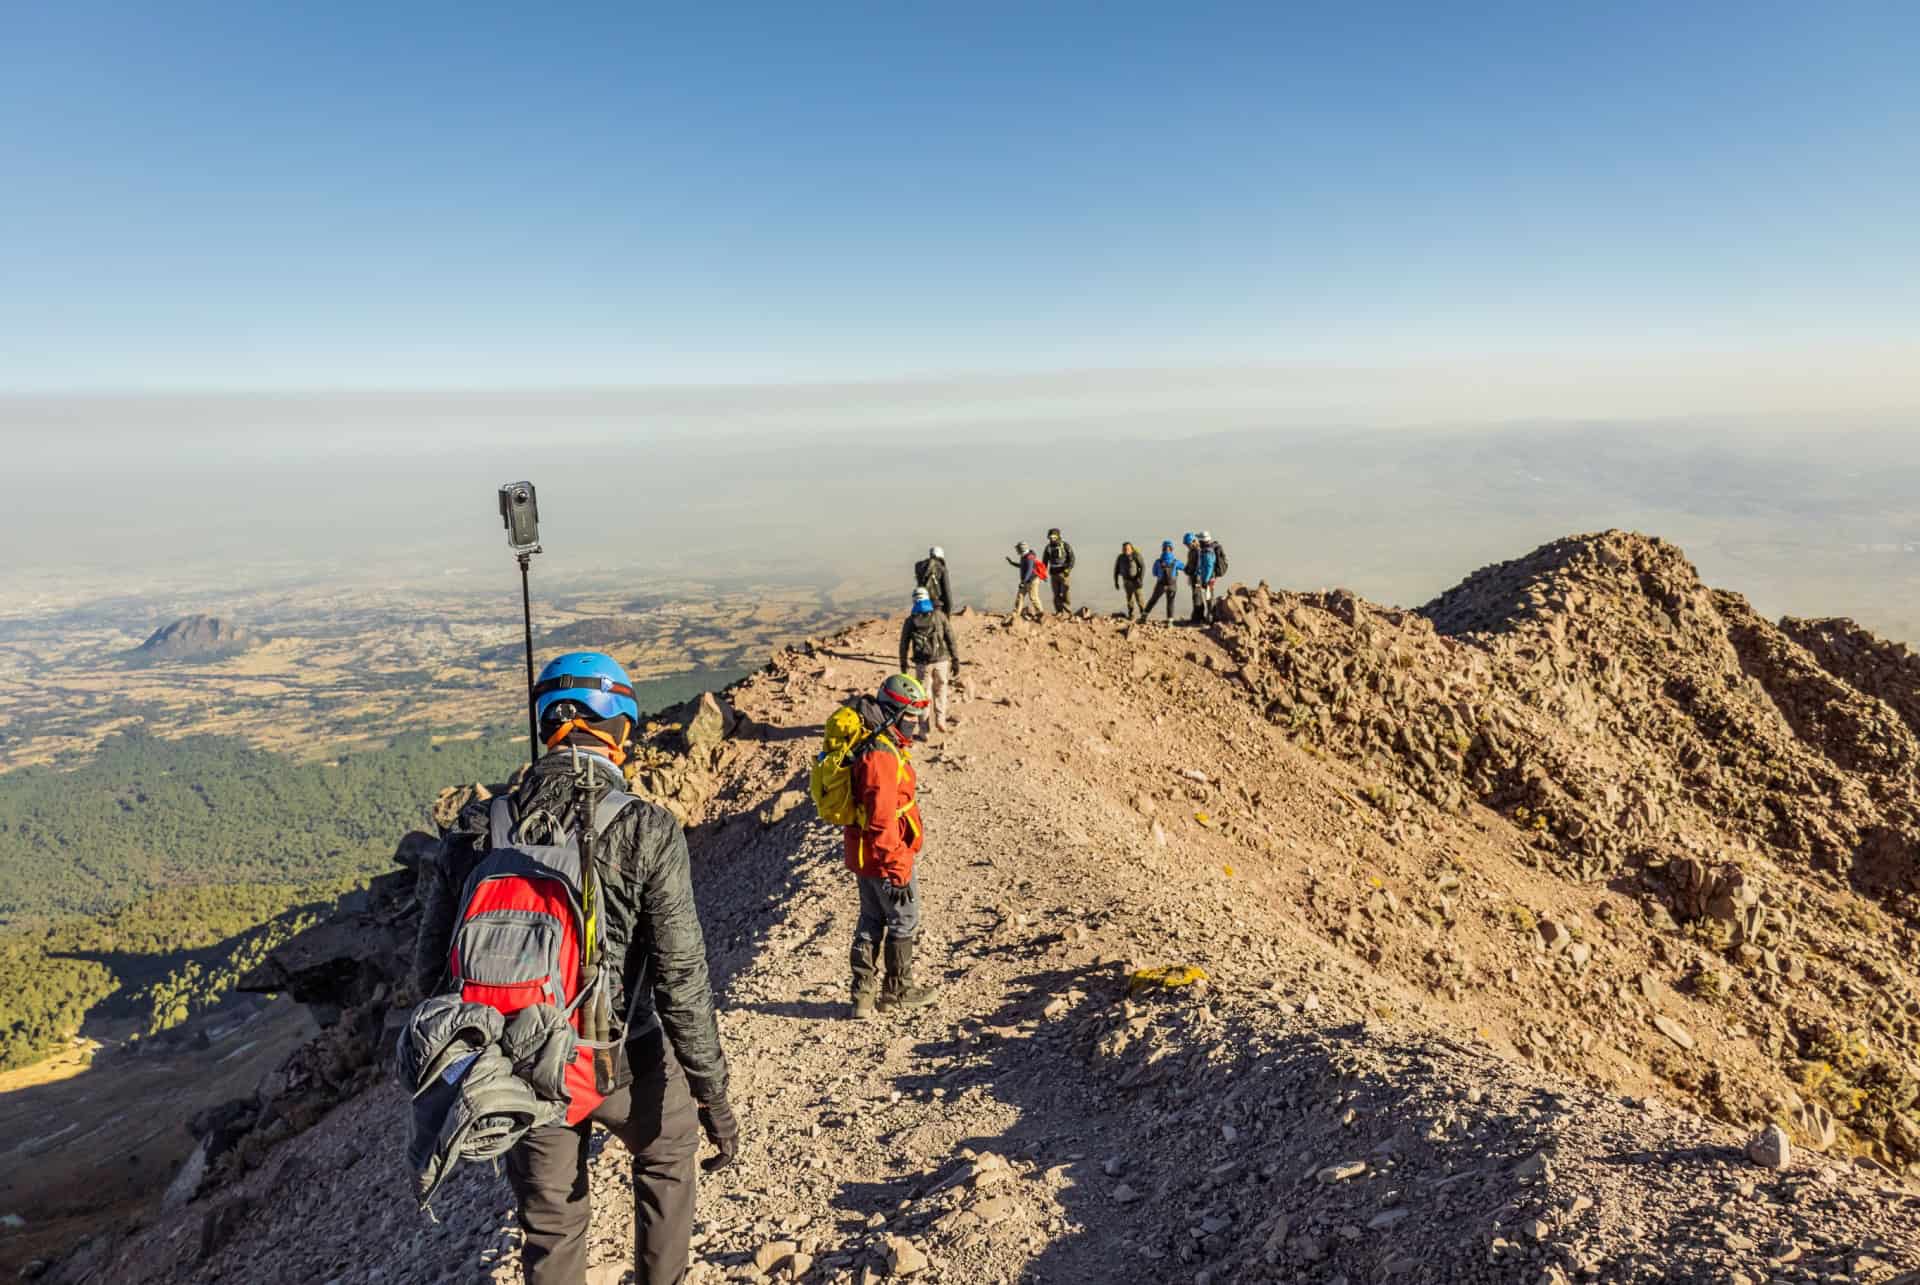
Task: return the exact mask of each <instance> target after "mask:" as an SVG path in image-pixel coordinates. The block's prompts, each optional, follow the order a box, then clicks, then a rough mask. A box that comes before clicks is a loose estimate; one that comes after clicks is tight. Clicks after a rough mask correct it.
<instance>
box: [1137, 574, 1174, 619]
mask: <svg viewBox="0 0 1920 1285" xmlns="http://www.w3.org/2000/svg"><path fill="white" fill-rule="evenodd" d="M1178 593H1179V591H1178V590H1177V589H1176V588H1174V584H1173V581H1171V580H1160V579H1156V580H1155V581H1154V582H1153V596H1152V597H1151V598H1149V599H1147V605H1146V606H1144V607H1142V608H1141V609H1140V619H1142V620H1145V619H1146V618H1147V617H1148V616H1151V615H1152V614H1153V608H1154V604H1155V603H1157V602H1159V601H1160V599H1161V597H1162V596H1163V595H1164V596H1165V597H1166V600H1167V619H1168V620H1169V621H1171V620H1172V619H1173V600H1174V598H1175V597H1176V596H1177V595H1178Z"/></svg>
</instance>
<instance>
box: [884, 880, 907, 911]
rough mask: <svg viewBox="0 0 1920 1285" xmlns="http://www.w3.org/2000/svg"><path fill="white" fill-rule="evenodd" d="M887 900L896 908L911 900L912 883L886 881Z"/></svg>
mask: <svg viewBox="0 0 1920 1285" xmlns="http://www.w3.org/2000/svg"><path fill="white" fill-rule="evenodd" d="M887 900H888V901H889V902H891V903H892V904H893V906H894V907H895V908H896V909H898V908H899V907H901V906H904V905H907V904H908V903H909V902H911V901H912V900H913V885H912V884H905V883H894V882H893V881H892V880H888V881H887Z"/></svg>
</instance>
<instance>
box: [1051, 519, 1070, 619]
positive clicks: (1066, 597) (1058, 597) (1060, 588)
mask: <svg viewBox="0 0 1920 1285" xmlns="http://www.w3.org/2000/svg"><path fill="white" fill-rule="evenodd" d="M1046 559H1047V580H1048V582H1049V583H1050V584H1052V585H1053V609H1054V611H1055V613H1065V612H1068V611H1071V610H1073V603H1072V601H1071V600H1070V599H1071V596H1072V590H1071V588H1070V583H1071V581H1072V579H1073V546H1072V545H1070V544H1068V543H1067V542H1066V539H1065V538H1064V537H1063V536H1061V534H1060V528H1059V527H1055V528H1053V530H1051V531H1049V532H1047V548H1046Z"/></svg>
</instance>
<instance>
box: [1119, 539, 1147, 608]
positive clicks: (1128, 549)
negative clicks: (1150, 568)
mask: <svg viewBox="0 0 1920 1285" xmlns="http://www.w3.org/2000/svg"><path fill="white" fill-rule="evenodd" d="M1146 583H1147V564H1146V563H1144V562H1142V561H1141V560H1140V550H1138V549H1136V548H1134V547H1133V545H1132V544H1131V543H1127V544H1123V545H1121V546H1120V556H1119V557H1117V558H1115V559H1114V560H1113V587H1114V588H1116V589H1118V588H1120V587H1121V586H1122V585H1124V586H1125V587H1126V590H1127V619H1128V620H1132V619H1133V613H1134V610H1135V608H1138V609H1139V611H1140V619H1142V620H1145V619H1146V618H1147V608H1146V605H1145V604H1144V603H1143V602H1142V601H1141V590H1142V589H1144V588H1145V587H1146Z"/></svg>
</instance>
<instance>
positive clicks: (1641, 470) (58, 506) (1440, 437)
mask: <svg viewBox="0 0 1920 1285" xmlns="http://www.w3.org/2000/svg"><path fill="white" fill-rule="evenodd" d="M1067 379H1068V377H1066V376H1061V377H1060V380H1061V381H1066V380H1067ZM1124 382H1126V383H1127V384H1129V385H1130V387H1131V388H1132V389H1133V390H1134V391H1135V392H1138V390H1139V389H1140V388H1141V387H1142V386H1143V384H1145V383H1150V382H1151V381H1150V380H1149V379H1148V375H1147V373H1145V372H1134V373H1133V375H1132V377H1131V379H1130V380H1129V381H1124ZM970 387H971V388H972V391H973V393H974V395H975V397H976V399H977V400H976V401H974V402H969V401H967V400H966V399H963V398H961V397H958V396H956V395H955V394H954V392H953V390H952V389H951V388H947V389H928V388H925V387H922V386H919V385H907V386H879V385H865V386H860V387H857V388H852V389H847V388H844V387H836V388H833V389H815V390H813V399H812V404H811V405H802V406H799V407H793V406H790V405H789V404H788V403H787V402H785V401H780V400H777V399H779V398H780V396H781V395H782V394H783V393H784V392H785V391H787V390H763V392H764V393H765V395H766V397H767V398H768V400H765V401H760V400H757V399H752V398H750V399H749V400H748V401H747V402H746V403H745V404H746V405H748V406H751V407H753V408H754V409H755V410H756V411H757V412H759V413H762V414H766V415H774V416H781V415H792V416H794V417H795V418H794V419H792V420H791V421H789V422H787V423H786V424H785V426H784V427H775V426H770V425H769V424H768V423H766V422H753V421H751V420H750V417H747V416H745V415H744V414H743V412H742V411H741V409H740V407H741V405H742V403H741V402H740V400H739V399H740V398H742V397H745V396H747V394H746V393H745V392H743V391H742V390H738V389H735V390H705V391H704V392H703V394H702V396H700V397H694V396H692V395H691V394H688V393H687V392H686V391H685V390H678V391H676V392H674V393H672V394H671V396H672V397H674V398H678V399H679V403H678V404H679V407H680V409H679V410H678V412H677V413H678V414H679V415H681V416H687V417H698V418H697V422H698V423H699V424H700V425H701V427H700V428H699V429H697V430H684V431H667V432H649V431H648V425H649V423H650V422H651V420H650V416H653V415H657V414H658V413H659V411H660V408H659V405H658V404H657V403H655V402H653V401H652V400H651V399H652V398H653V397H654V396H655V395H654V394H650V393H627V394H620V395H618V396H616V395H613V394H606V393H600V394H587V393H581V394H575V395H573V396H571V397H565V396H562V397H558V398H555V399H552V400H549V399H548V398H546V397H543V396H541V395H537V394H526V395H523V396H521V397H518V398H507V399H489V398H485V397H479V396H477V395H439V396H430V395H425V394H421V395H414V396H410V397H401V398H395V399H388V398H377V397H372V396H369V395H357V396H351V397H348V396H342V397H336V398H288V397H264V398H263V397H246V396H230V397H223V398H214V399H192V398H185V399H182V398H160V399H140V400H139V402H138V403H130V402H126V401H122V400H119V399H99V398H78V399H53V400H50V401H46V402H38V401H36V402H32V403H27V402H23V401H22V400H20V399H7V400H0V426H9V427H14V428H19V429H21V430H22V431H21V432H19V433H15V434H9V437H10V439H12V440H14V441H16V443H17V445H18V446H19V449H18V450H16V454H15V458H16V460H21V459H24V460H26V461H27V462H28V463H29V465H30V467H29V468H28V469H26V470H23V471H22V474H21V476H23V477H28V478H30V479H31V480H32V484H31V485H29V486H27V487H25V488H23V489H22V490H21V491H20V492H19V493H18V494H17V495H16V497H15V500H14V504H13V512H14V518H15V522H16V524H17V526H16V532H17V533H18V532H20V530H21V528H22V527H24V538H23V539H19V540H18V542H17V543H16V546H15V547H16V549H17V550H23V551H24V554H25V556H24V558H22V559H20V560H18V561H14V562H11V563H9V564H7V566H6V567H5V569H4V570H0V585H4V586H5V587H6V588H7V589H8V592H9V596H10V599H11V602H10V612H17V611H19V610H21V609H23V608H24V607H27V606H28V605H30V604H31V603H32V602H33V601H35V600H37V599H47V600H52V599H53V598H54V597H58V598H60V599H61V600H66V599H70V598H71V597H72V595H73V594H74V592H76V590H77V589H78V587H79V586H80V585H81V584H82V582H85V583H86V584H89V585H95V586H98V591H99V594H100V595H104V594H106V593H109V592H112V593H127V592H129V591H135V590H138V588H139V587H140V586H141V585H142V584H143V583H148V582H151V583H154V584H175V583H188V582H191V583H192V584H194V585H204V586H210V587H211V588H210V589H209V590H207V591H208V592H212V591H217V590H218V588H220V587H226V588H231V589H236V590H238V589H248V588H254V587H267V586H271V585H275V584H283V583H289V582H294V581H299V580H331V581H335V582H342V583H355V582H359V583H375V582H384V583H403V582H406V581H408V580H413V581H427V580H434V581H435V582H436V583H439V584H445V585H447V586H449V587H453V586H456V585H458V584H459V583H463V582H465V581H467V580H468V579H471V582H472V584H473V585H474V586H475V592H480V593H491V592H497V591H499V588H500V585H501V584H504V583H505V578H508V577H510V573H511V560H510V559H509V558H508V556H507V554H506V550H505V547H504V543H503V533H502V531H501V529H500V525H499V520H498V517H497V515H496V514H495V513H494V511H493V504H494V499H493V497H494V491H495V488H496V487H497V485H498V484H499V483H501V482H503V481H509V480H514V479H517V478H520V477H528V478H531V479H532V480H533V481H534V482H535V483H536V485H537V486H538V487H539V488H540V496H541V505H542V514H543V535H544V537H545V540H546V544H547V552H546V553H545V554H544V555H542V557H541V559H540V560H539V562H538V564H537V566H538V569H539V574H540V575H541V577H542V578H543V579H545V580H546V581H547V582H548V583H549V584H551V585H554V586H560V585H563V584H565V583H568V582H569V581H571V580H575V579H580V578H583V577H607V576H610V575H612V576H622V577H631V578H633V579H635V580H636V581H638V580H645V579H647V578H653V579H660V578H667V579H671V580H680V581H687V580H706V581H709V582H721V581H725V582H738V581H760V582H765V583H786V584H805V585H814V586H819V587H821V588H823V589H834V590H836V591H837V592H841V593H844V594H848V595H851V596H854V597H859V596H862V595H874V594H879V595H884V594H885V593H886V592H887V591H889V590H890V589H891V588H894V587H897V586H898V585H899V584H901V583H903V582H904V577H905V575H906V568H907V567H909V566H910V565H911V562H912V561H913V559H915V558H917V557H919V556H920V555H921V554H922V553H923V552H924V550H925V548H926V546H928V545H930V544H940V545H943V546H945V547H946V548H947V550H948V552H949V555H950V557H951V559H952V562H953V566H954V574H955V578H956V580H957V582H958V584H959V586H960V588H961V590H962V592H963V593H965V594H966V595H967V596H968V597H970V598H971V599H972V600H974V601H976V602H980V603H982V604H984V605H989V606H992V607H994V608H996V609H1004V607H1005V603H1004V602H1003V601H1002V599H1003V598H1006V597H1008V596H1009V593H1010V590H1009V581H1008V576H1009V575H1010V574H1011V573H1010V572H1008V571H1007V569H1006V568H1005V567H1004V564H1003V562H1002V558H1003V556H1004V555H1005V554H1006V553H1007V552H1009V551H1010V547H1011V544H1012V542H1013V541H1014V540H1016V539H1023V538H1024V539H1027V540H1030V541H1038V540H1039V539H1040V538H1041V536H1042V535H1043V533H1044V531H1045V530H1046V528H1047V527H1049V526H1052V525H1059V526H1062V527H1063V528H1065V529H1066V531H1067V532H1068V535H1069V538H1071V539H1072V540H1073V541H1074V542H1075V545H1076V548H1077V549H1078V551H1079V553H1080V557H1081V560H1082V562H1081V570H1080V573H1079V578H1078V583H1079V585H1080V586H1081V591H1080V592H1081V600H1082V601H1086V602H1089V603H1093V604H1095V605H1100V604H1104V602H1105V598H1106V597H1107V594H1106V579H1107V570H1108V568H1109V567H1110V565H1111V561H1112V558H1113V555H1114V552H1115V551H1116V550H1117V548H1118V545H1119V543H1120V541H1122V540H1131V541H1133V542H1134V543H1136V544H1138V545H1140V546H1141V547H1143V548H1147V549H1149V550H1151V549H1152V548H1153V547H1155V546H1156V545H1157V544H1158V542H1159V541H1160V540H1161V539H1175V540H1177V539H1178V538H1179V536H1180V535H1181V534H1182V533H1183V532H1184V531H1187V530H1191V529H1196V528H1199V527H1207V528H1210V529H1212V530H1213V531H1215V532H1216V534H1218V535H1220V536H1221V537H1222V538H1223V539H1224V540H1226V541H1227V543H1228V545H1229V547H1230V548H1231V549H1232V551H1233V573H1234V576H1235V577H1236V578H1245V579H1248V580H1256V579H1262V578H1265V579H1268V580H1270V581H1271V582H1273V583H1274V584H1276V585H1281V586H1285V587H1289V588H1301V589H1310V588H1325V587H1334V586H1340V587H1346V588H1351V589H1353V590H1355V591H1356V592H1359V593H1362V594H1363V595H1365V596H1367V597H1369V598H1372V599H1375V600H1377V601H1383V602H1388V603H1394V604H1398V605H1403V606H1417V605H1419V604H1420V603H1421V602H1424V601H1426V600H1427V599H1428V598H1431V597H1433V596H1435V595H1437V594H1438V593H1439V592H1440V591H1442V590H1443V589H1445V588H1447V587H1448V586H1450V585H1451V584H1453V583H1455V582H1456V581H1458V580H1459V579H1460V578H1461V577H1462V576H1464V575H1466V574H1467V573H1469V572H1471V571H1473V570H1475V569H1476V568H1478V567H1480V566H1482V565H1485V564H1486V563H1488V562H1492V561H1499V560H1504V559H1507V558H1512V557H1518V556H1520V555H1522V554H1524V553H1526V552H1528V551H1529V550H1531V549H1532V548H1534V547H1536V546H1537V545H1539V544H1540V543H1543V542H1545V541H1547V540H1550V539H1555V538H1558V537H1560V536H1563V535H1568V534H1573V533H1577V532H1583V531H1591V530H1600V529H1605V528H1608V527H1628V528H1634V529H1638V530H1642V531H1645V532H1646V533H1648V534H1652V535H1658V536H1662V537H1664V538H1667V539H1670V540H1672V541H1673V542H1675V543H1676V544H1678V545H1680V546H1681V547H1682V548H1683V549H1685V550H1686V551H1687V552H1688V554H1689V555H1690V556H1691V557H1692V558H1693V559H1694V560H1695V562H1696V564H1697V565H1698V566H1699V567H1700V569H1701V572H1702V574H1703V576H1705V577H1706V578H1707V580H1708V581H1709V582H1710V583H1712V584H1715V585H1716V586H1718V587H1722V588H1728V589H1733V590H1735V591H1737V592H1741V593H1745V594H1747V595H1748V596H1749V597H1751V598H1752V599H1753V600H1754V602H1755V604H1756V606H1758V607H1759V608H1760V609H1761V610H1763V611H1765V612H1768V613H1769V614H1795V615H1847V616H1852V617H1854V618H1856V619H1859V620H1861V621H1862V622H1863V623H1866V624H1868V625H1869V626H1870V627H1874V628H1876V629H1879V630H1881V631H1882V632H1886V633H1888V634H1890V635H1892V636H1895V637H1901V638H1905V639H1908V640H1913V641H1920V555H1916V553H1915V551H1914V550H1915V547H1916V542H1920V501H1916V499H1915V497H1916V496H1920V431H1916V430H1920V415H1909V414H1900V413H1885V414H1868V413H1855V414H1851V415H1846V416H1831V417H1821V418H1811V417H1802V416H1796V415H1792V414H1786V413H1774V414H1770V415H1758V414H1747V415H1740V414H1722V415H1717V416H1705V415H1702V416H1695V417H1684V416H1683V417H1674V418H1668V419H1646V420H1640V421H1631V420H1629V421H1616V422H1606V421H1592V420H1585V421H1582V420H1572V419H1568V420H1564V421H1555V420H1551V419H1545V418H1534V419H1529V420H1520V421H1507V422H1499V423H1488V424H1479V425H1471V426H1462V425H1460V424H1440V423H1429V424H1427V425H1425V426H1420V427H1415V426H1411V425H1403V426H1400V427H1376V428H1370V429H1356V428H1353V427H1351V426H1338V425H1335V426H1309V425H1308V423H1307V422H1306V421H1307V418H1308V417H1307V416H1305V414H1304V412H1296V411H1293V410H1290V409H1288V408H1286V407H1281V408H1279V409H1277V410H1276V409H1274V408H1273V407H1271V406H1269V407H1265V408H1263V407H1259V406H1253V407H1242V406H1232V405H1227V404H1225V398H1224V397H1223V396H1215V397H1211V398H1210V397H1208V396H1206V395H1205V389H1203V390H1201V391H1200V392H1196V391H1195V389H1194V388H1193V386H1191V385H1189V384H1180V383H1178V382H1177V381H1176V382H1175V384H1174V385H1173V386H1171V387H1163V388H1162V389H1161V392H1162V394H1163V395H1164V396H1165V397H1166V398H1169V399H1175V398H1177V397H1179V396H1182V395H1184V396H1186V397H1188V398H1190V399H1191V400H1190V403H1189V407H1188V409H1186V410H1185V411H1184V412H1180V411H1177V410H1176V411H1168V410H1167V409H1165V408H1164V407H1161V406H1151V405H1150V406H1147V407H1146V408H1144V409H1140V410H1138V411H1136V412H1135V413H1133V414H1130V415H1120V414H1116V413H1113V412H1112V411H1110V410H1109V408H1108V406H1107V405H1106V403H1105V402H1104V401H1103V400H1102V399H1101V398H1100V397H1099V396H1097V395H1093V394H1089V393H1087V392H1086V390H1084V389H1083V390H1082V394H1083V395H1082V396H1081V397H1080V398H1079V399H1077V400H1076V399H1075V398H1074V397H1072V396H1070V395H1069V393H1070V392H1071V386H1070V384H1069V383H1067V382H1060V383H1053V384H1048V385H1045V386H1044V388H1043V390H1042V391H1046V392H1048V393H1049V394H1050V395H1051V396H1052V398H1053V409H1054V411H1055V412H1056V414H1055V415H1054V417H1052V418H1047V419H1034V418H1026V419H1020V418H1016V417H1008V418H1002V419H994V418H992V417H991V415H990V414H988V413H987V412H990V411H994V410H997V409H1000V408H1002V407H1003V406H1004V404H1005V403H1004V402H1003V401H1001V400H1000V399H999V398H998V397H997V396H995V397H981V396H980V394H981V388H980V387H979V386H970ZM1247 387H1248V385H1247V384H1245V383H1241V384H1226V385H1220V384H1210V385H1207V386H1206V388H1208V389H1212V390H1214V391H1216V392H1218V391H1219V390H1221V389H1222V388H1224V389H1225V390H1226V391H1227V392H1232V391H1234V390H1235V389H1238V390H1240V391H1244V390H1245V389H1246V388H1247ZM1004 390H1005V385H1004V384H1001V383H997V382H996V383H991V384H989V385H987V391H988V392H991V393H993V394H1000V393H1003V392H1004ZM703 398H704V399H705V400H703ZM802 400H803V401H804V400H805V399H802ZM23 406H27V407H29V411H28V418H29V419H33V418H34V417H40V418H39V419H38V422H33V423H28V424H24V425H22V424H20V423H18V422H17V420H15V419H13V418H10V417H11V416H16V415H18V414H19V413H20V411H21V408H22V407H23ZM970 406H978V407H980V408H981V412H980V413H978V414H974V415H969V413H968V411H969V407H970ZM136 411H137V412H138V415H139V418H138V420H137V422H128V421H126V420H123V419H122V418H121V417H122V416H131V414H132V412H136ZM1032 411H1033V405H1032V403H1031V402H1029V403H1027V404H1026V406H1025V410H1024V413H1025V414H1027V415H1029V416H1031V414H1032ZM156 415H157V416H158V419H159V421H160V422H159V423H156V422H154V420H153V419H152V418H147V417H149V416H156ZM1296 416H1297V417H1298V418H1299V420H1300V421H1301V422H1295V423H1289V422H1288V421H1290V420H1291V419H1293V418H1295V417H1296ZM392 417H401V418H405V419H407V420H408V422H409V423H410V424H411V425H412V427H411V428H410V429H409V431H407V432H404V433H400V434H393V433H382V432H380V431H378V429H379V426H380V425H382V424H383V423H386V422H387V421H388V420H389V419H390V418H392ZM1270 418H1271V419H1278V420H1280V421H1282V423H1283V426H1278V427H1276V426H1272V425H1271V424H1269V423H1267V422H1266V421H1268V420H1269V419H1270ZM675 422H676V423H679V424H681V425H682V426H683V428H684V425H685V424H686V423H687V422H688V420H686V419H681V420H678V421H675ZM808 424H810V425H811V427H803V425H808ZM539 425H544V426H546V431H544V432H535V431H534V427H535V426H539Z"/></svg>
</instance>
